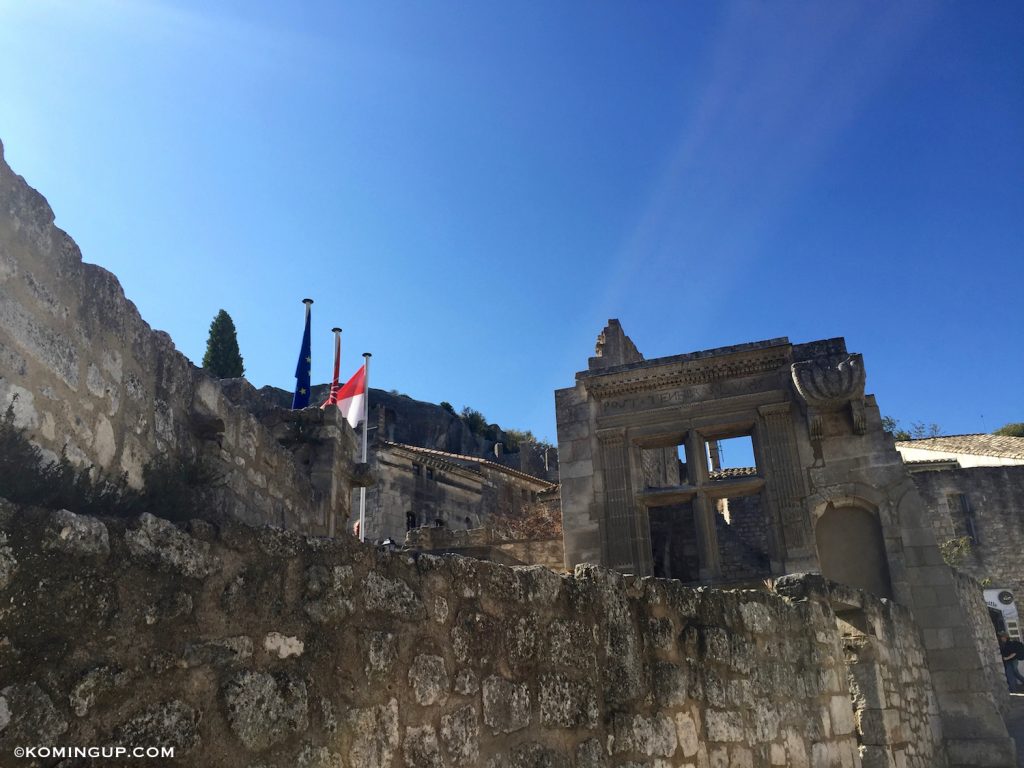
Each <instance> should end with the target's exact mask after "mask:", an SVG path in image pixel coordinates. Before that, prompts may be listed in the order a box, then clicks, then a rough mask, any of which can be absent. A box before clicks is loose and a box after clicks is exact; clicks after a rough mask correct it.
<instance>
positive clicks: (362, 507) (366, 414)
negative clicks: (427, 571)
mask: <svg viewBox="0 0 1024 768" xmlns="http://www.w3.org/2000/svg"><path fill="white" fill-rule="evenodd" d="M371 357H373V355H371V354H370V353H369V352H363V360H364V361H365V362H364V363H363V377H364V379H363V380H364V386H365V387H366V394H365V395H363V464H365V463H366V444H367V441H366V436H367V434H368V433H369V431H370V358H371ZM359 540H360V541H366V488H365V486H364V487H361V488H360V489H359Z"/></svg>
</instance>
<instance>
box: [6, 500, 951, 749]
mask: <svg viewBox="0 0 1024 768" xmlns="http://www.w3.org/2000/svg"><path fill="white" fill-rule="evenodd" d="M0 509H2V512H0V531H2V536H3V538H2V542H3V543H2V546H0V576H2V578H0V604H2V605H3V606H4V607H3V610H2V612H0V712H4V713H5V714H4V719H3V720H2V721H0V755H2V756H3V757H0V763H3V761H5V760H7V759H8V758H9V756H10V755H11V754H12V752H11V750H12V749H13V748H14V747H15V746H17V745H23V744H40V743H53V744H56V743H62V744H84V745H89V744H109V743H119V744H142V745H147V746H149V745H170V746H174V747H175V748H176V750H177V752H176V754H177V756H178V757H177V761H178V763H179V764H182V765H189V766H213V765H217V766H238V767H239V768H242V767H244V766H264V767H265V768H272V767H273V766H281V767H282V768H284V767H285V766H288V768H291V767H292V766H324V767H326V766H351V767H352V768H356V767H357V766H358V768H384V767H385V766H386V767H387V768H397V767H398V766H410V767H415V768H421V767H422V766H453V767H454V766H488V768H541V767H542V766H544V767H548V768H558V767H559V766H564V767H565V768H570V767H574V766H578V767H580V768H582V767H584V766H587V767H590V766H609V767H611V766H615V767H617V768H627V767H628V768H640V767H641V766H645V767H647V768H655V767H657V768H668V766H694V767H695V766H704V767H710V766H751V767H752V768H753V767H754V766H797V767H799V766H806V767H808V768H809V767H810V766H815V767H818V766H830V767H833V768H841V767H842V768H853V766H857V765H861V764H862V762H861V759H860V754H859V747H860V744H859V742H863V743H864V744H866V745H867V746H870V747H872V748H875V747H879V748H881V749H883V750H884V749H887V748H888V747H887V746H886V745H878V744H876V743H875V742H873V741H870V740H868V739H878V738H887V739H890V740H891V741H893V742H894V745H893V748H892V749H890V752H891V753H892V754H896V752H897V751H898V752H899V753H900V754H901V756H902V757H903V758H905V760H901V762H898V763H896V764H899V765H907V766H925V765H930V766H941V765H944V764H945V763H944V758H943V755H942V753H941V742H939V741H937V740H936V738H937V737H936V736H935V735H933V732H932V725H933V724H934V723H933V720H934V718H932V717H931V714H930V713H931V708H930V706H929V705H928V704H927V702H929V701H930V696H931V694H930V687H929V680H928V677H927V674H926V673H924V672H923V671H922V666H921V663H920V649H919V646H918V645H914V644H913V642H912V641H903V643H904V644H903V645H899V644H896V643H893V642H890V641H889V640H888V638H890V637H895V636H899V637H911V638H912V637H913V636H914V633H915V630H914V628H913V625H911V624H910V623H909V620H908V619H906V617H905V616H904V615H903V613H902V612H899V611H897V613H898V615H893V614H887V613H885V612H879V613H877V615H873V616H872V622H873V625H874V627H875V630H874V631H875V634H876V635H877V637H878V638H879V639H878V640H873V641H872V643H874V645H873V646H872V648H875V649H876V651H877V650H878V649H884V650H885V651H886V653H887V654H888V656H886V657H885V658H884V659H882V658H880V659H879V660H878V661H874V660H873V661H870V662H868V661H864V660H863V659H862V658H861V657H862V656H864V654H859V656H858V655H856V654H854V655H855V656H857V657H856V658H852V662H853V666H852V667H851V666H849V665H848V662H847V659H848V658H851V653H850V650H849V640H848V638H846V637H844V636H843V635H842V634H841V633H840V631H839V629H838V625H837V620H836V616H835V614H834V613H833V611H832V608H831V607H830V605H829V601H828V599H825V598H824V597H823V596H824V595H826V592H825V590H824V588H822V587H820V586H815V584H814V583H813V579H812V580H811V581H810V582H807V583H808V584H810V586H807V587H806V588H804V587H801V586H800V585H803V584H805V581H806V580H801V579H797V578H790V579H789V580H788V581H787V583H788V584H789V589H790V591H791V594H792V596H793V598H794V599H789V598H784V597H782V596H779V595H776V594H771V593H768V592H765V591H730V592H726V591H716V590H711V589H690V588H687V587H684V586H682V585H681V584H679V583H678V582H672V581H666V580H658V579H650V578H648V579H635V578H632V577H624V576H622V575H619V574H616V573H614V572H611V571H606V570H603V569H600V568H597V567H594V566H580V567H579V568H578V569H577V571H576V573H575V575H573V576H569V575H564V576H563V575H559V574H556V573H554V572H552V571H549V570H547V569H545V568H542V567H526V568H508V567H505V566H500V565H495V564H491V563H485V562H481V561H476V560H472V559H467V558H460V557H454V556H447V557H434V556H421V557H419V558H414V557H410V556H408V555H403V554H396V553H389V552H384V551H378V550H376V549H374V548H371V547H369V546H364V545H360V544H358V543H357V542H355V541H354V540H350V539H348V538H345V539H338V540H330V539H316V538H307V537H303V536H300V535H298V534H296V533H291V532H282V531H278V530H274V529H270V528H264V529H252V528H248V527H245V526H243V525H240V524H237V523H233V522H225V523H223V524H221V525H219V526H213V525H211V524H209V523H203V522H198V521H196V522H193V523H192V524H189V525H187V526H182V527H177V526H175V525H173V524H171V523H169V522H166V521H163V520H159V519H157V518H153V517H151V516H148V515H143V516H142V517H141V518H139V519H138V520H135V521H131V522H127V523H126V522H124V521H117V520H97V519H90V518H82V517H78V516H75V515H71V514H70V513H67V512H60V513H52V512H43V511H38V510H31V509H21V508H15V507H13V506H10V505H0ZM886 643H888V644H886ZM900 654H906V658H905V659H904V658H902V657H901V655H900ZM872 664H874V667H871V665H872ZM869 667H871V669H873V670H875V671H873V672H872V674H873V675H874V677H872V679H876V678H877V679H880V680H881V681H882V684H883V686H884V691H885V695H886V696H887V697H889V698H888V699H886V701H887V702H888V705H889V706H890V707H891V708H894V709H898V710H899V711H900V713H901V714H900V715H899V717H900V718H901V719H900V720H899V723H898V728H896V727H895V726H894V728H895V730H893V729H890V730H885V729H886V728H887V727H888V725H887V724H888V721H887V720H885V718H886V716H887V714H886V713H887V711H888V710H887V709H886V708H885V707H883V705H882V704H880V703H875V702H876V699H872V700H871V704H870V706H868V704H864V703H861V704H858V709H857V711H856V712H855V710H854V706H853V703H852V702H851V699H850V691H849V686H850V683H849V680H850V674H851V671H852V672H853V673H854V679H856V680H858V681H860V680H861V678H862V677H864V675H861V674H860V673H859V670H860V669H861V668H865V669H867V668H869ZM890 682H891V683H893V684H894V685H896V687H895V688H893V686H892V685H890ZM907 682H909V683H910V684H911V685H910V687H909V688H908V687H907V685H906V683H907ZM858 685H859V688H858V690H862V689H864V688H865V686H864V685H863V684H862V683H859V682H858ZM897 694H899V695H903V696H905V697H907V700H906V701H904V702H903V703H902V704H901V703H900V702H898V701H896V700H895V699H894V698H893V697H894V696H895V695H897ZM865 701H867V700H866V699H865ZM879 701H880V700H879ZM872 718H873V719H872ZM879 722H881V725H879ZM858 728H859V729H860V730H859V731H858ZM879 728H881V730H879ZM879 734H881V735H879ZM897 748H898V749H897ZM22 764H25V765H31V764H32V763H31V762H27V763H24V762H23V763H19V765H22ZM37 764H39V765H43V764H46V763H45V762H39V763H37ZM863 764H864V765H869V764H870V765H883V764H886V763H884V762H883V763H877V762H873V763H867V762H864V763H863ZM889 764H892V763H889Z"/></svg>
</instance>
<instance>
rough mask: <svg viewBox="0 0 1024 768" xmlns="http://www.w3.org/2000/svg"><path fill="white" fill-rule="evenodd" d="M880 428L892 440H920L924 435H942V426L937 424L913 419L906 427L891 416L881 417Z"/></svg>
mask: <svg viewBox="0 0 1024 768" xmlns="http://www.w3.org/2000/svg"><path fill="white" fill-rule="evenodd" d="M882 429H884V430H885V431H886V432H888V433H889V434H891V435H892V437H893V439H894V440H922V439H924V438H926V437H939V436H941V435H942V427H940V426H939V425H938V424H934V423H933V424H926V423H925V422H923V421H915V422H911V424H910V427H909V428H907V427H904V426H903V425H902V424H901V423H900V421H899V420H898V419H894V418H893V417H892V416H883V417H882Z"/></svg>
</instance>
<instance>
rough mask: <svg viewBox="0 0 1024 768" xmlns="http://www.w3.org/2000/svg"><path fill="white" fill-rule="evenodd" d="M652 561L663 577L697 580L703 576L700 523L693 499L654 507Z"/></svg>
mask: <svg viewBox="0 0 1024 768" xmlns="http://www.w3.org/2000/svg"><path fill="white" fill-rule="evenodd" d="M647 515H648V519H649V521H650V526H651V561H652V563H653V566H654V575H655V576H657V577H658V578H662V579H679V580H680V581H696V580H697V579H699V578H700V555H699V552H698V549H697V526H696V522H695V520H694V516H693V502H692V501H687V502H685V503H682V504H668V505H665V506H658V507H651V508H650V509H648V511H647Z"/></svg>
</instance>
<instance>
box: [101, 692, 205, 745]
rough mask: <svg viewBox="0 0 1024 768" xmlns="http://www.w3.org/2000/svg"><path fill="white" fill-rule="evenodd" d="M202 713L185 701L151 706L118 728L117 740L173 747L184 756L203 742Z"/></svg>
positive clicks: (127, 742)
mask: <svg viewBox="0 0 1024 768" xmlns="http://www.w3.org/2000/svg"><path fill="white" fill-rule="evenodd" d="M199 719H200V716H199V713H198V712H197V711H196V710H195V709H193V708H192V707H190V706H189V705H188V704H185V703H184V702H182V701H178V700H173V701H168V702H164V703H162V704H158V705H156V706H154V707H150V708H149V709H146V710H145V711H143V712H140V713H139V714H137V715H135V716H134V717H132V718H131V719H129V720H128V721H127V722H126V723H124V724H123V725H122V726H120V727H119V728H118V729H117V735H116V742H117V744H119V745H122V746H125V747H173V748H174V756H175V757H178V756H179V755H180V756H182V757H184V756H186V755H189V754H191V753H192V752H194V751H195V749H196V747H198V746H199V744H200V736H199Z"/></svg>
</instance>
